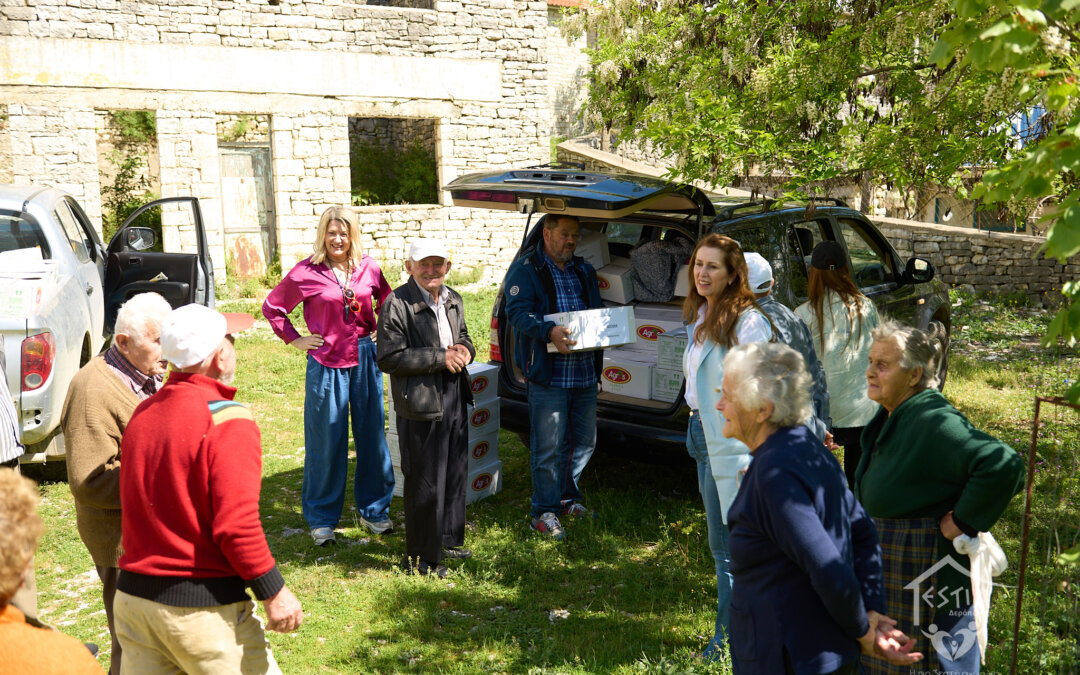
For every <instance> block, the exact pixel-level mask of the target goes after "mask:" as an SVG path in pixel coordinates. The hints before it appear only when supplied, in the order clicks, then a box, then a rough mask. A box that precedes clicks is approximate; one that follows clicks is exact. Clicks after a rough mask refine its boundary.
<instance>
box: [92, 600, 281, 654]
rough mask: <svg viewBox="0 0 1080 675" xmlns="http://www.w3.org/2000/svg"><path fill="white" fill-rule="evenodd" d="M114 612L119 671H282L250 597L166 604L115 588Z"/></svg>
mask: <svg viewBox="0 0 1080 675" xmlns="http://www.w3.org/2000/svg"><path fill="white" fill-rule="evenodd" d="M113 613H114V619H115V622H116V633H117V637H118V638H119V639H120V644H121V645H122V646H123V648H124V659H123V662H122V663H121V664H120V668H121V670H120V673H121V675H157V674H158V673H188V674H189V675H197V674H205V675H219V674H220V673H245V674H246V673H259V674H260V675H262V674H268V675H280V673H281V669H279V668H278V665H277V663H276V662H275V661H274V656H273V654H271V653H270V644H269V643H268V642H267V641H266V634H265V633H264V632H263V626H262V622H261V621H260V620H259V619H258V617H256V616H255V603H254V602H252V601H251V600H245V601H242V602H234V603H232V604H229V605H219V606H215V607H171V606H169V605H163V604H161V603H158V602H154V601H152V600H145V599H143V598H138V597H135V596H133V595H129V594H127V593H125V592H123V591H117V592H116V598H115V599H114V601H113Z"/></svg>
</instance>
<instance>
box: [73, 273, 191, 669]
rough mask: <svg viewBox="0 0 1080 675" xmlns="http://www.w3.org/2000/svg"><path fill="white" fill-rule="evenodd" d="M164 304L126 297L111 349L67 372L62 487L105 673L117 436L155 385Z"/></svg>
mask: <svg viewBox="0 0 1080 675" xmlns="http://www.w3.org/2000/svg"><path fill="white" fill-rule="evenodd" d="M171 311H172V307H170V306H169V303H168V302H166V300H165V298H163V297H161V296H160V295H158V294H157V293H140V294H139V295H135V296H132V297H131V298H130V299H129V300H128V301H127V302H125V303H124V304H123V306H121V307H120V311H119V312H118V313H117V315H116V326H115V329H114V335H113V341H112V346H110V347H109V349H108V350H106V351H105V353H104V354H102V355H100V356H96V357H94V358H93V359H92V360H91V361H90V362H89V363H87V364H86V365H85V366H83V367H82V369H81V370H80V371H79V372H78V373H77V374H76V375H75V378H74V379H73V380H72V381H71V388H70V389H68V394H67V399H66V400H65V401H64V411H63V414H62V417H61V419H60V423H61V424H62V425H63V428H64V438H65V442H66V445H67V470H68V486H69V487H70V488H71V494H72V495H74V497H75V516H76V520H77V521H78V526H79V536H80V537H82V540H83V543H84V544H85V545H86V548H87V549H89V551H90V557H91V558H93V559H94V566H95V567H96V568H97V573H98V577H100V578H101V583H102V599H103V600H104V603H105V615H106V617H107V619H108V621H109V633H110V634H111V635H112V656H111V661H112V664H111V666H110V669H109V672H110V673H113V674H114V675H115V674H116V673H119V672H120V657H121V650H120V643H119V641H117V639H116V631H115V628H114V625H113V596H114V595H115V594H116V580H117V577H118V576H119V572H120V570H119V564H118V561H119V559H120V439H121V438H122V437H123V435H124V428H125V427H127V423H128V420H130V419H131V414H132V413H133V412H135V407H136V406H137V405H139V403H140V402H142V401H144V400H146V399H147V398H149V397H150V396H151V395H152V394H153V393H154V392H156V391H157V389H158V387H160V386H161V383H162V379H163V376H164V373H165V364H164V362H163V361H162V360H161V341H160V335H161V321H162V319H164V318H165V316H166V315H168V314H169V312H171Z"/></svg>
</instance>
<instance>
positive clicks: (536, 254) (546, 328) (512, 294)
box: [503, 247, 604, 386]
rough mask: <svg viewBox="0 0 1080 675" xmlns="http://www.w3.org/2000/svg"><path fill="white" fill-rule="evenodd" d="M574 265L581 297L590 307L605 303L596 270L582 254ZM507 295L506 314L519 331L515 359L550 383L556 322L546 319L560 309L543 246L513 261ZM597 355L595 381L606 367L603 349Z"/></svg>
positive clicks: (533, 378)
mask: <svg viewBox="0 0 1080 675" xmlns="http://www.w3.org/2000/svg"><path fill="white" fill-rule="evenodd" d="M568 265H570V267H571V269H573V270H574V272H575V273H577V275H578V280H579V281H580V282H581V300H582V302H584V303H585V306H586V307H587V308H589V309H596V308H599V307H603V306H604V304H603V301H602V300H601V299H600V285H599V284H598V283H597V280H596V270H595V269H593V266H592V265H590V264H589V263H587V262H585V259H584V258H582V257H580V256H574V258H573V260H571V262H570V263H568ZM503 292H504V294H505V297H506V318H507V319H509V321H510V325H511V326H513V327H514V330H515V331H516V332H517V336H516V337H517V340H516V344H515V345H514V360H515V361H516V362H517V364H518V366H519V367H520V368H521V369H522V371H524V373H525V379H527V380H529V381H530V382H535V383H537V384H540V385H544V386H547V385H548V384H550V383H551V369H552V358H553V356H555V355H554V354H549V353H548V351H547V345H548V343H549V342H551V340H549V339H548V333H550V332H551V329H552V328H554V327H555V322H553V321H544V315H545V314H554V313H555V312H558V311H560V310H559V308H558V307H557V306H556V304H555V280H554V278H552V276H551V270H550V269H548V266H547V264H546V263H545V261H544V253H543V249H542V248H540V247H534V248H532V249H529V250H528V251H526V252H525V254H524V255H522V256H521V257H520V258H518V259H517V260H515V261H514V262H513V264H511V265H510V269H509V270H508V271H507V272H506V281H504V282H503ZM593 353H594V354H595V358H596V369H595V371H596V381H597V382H599V381H600V373H601V372H602V371H603V369H604V352H603V350H601V349H598V350H596V351H595V352H593Z"/></svg>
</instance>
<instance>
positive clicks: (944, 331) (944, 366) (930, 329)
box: [926, 319, 951, 391]
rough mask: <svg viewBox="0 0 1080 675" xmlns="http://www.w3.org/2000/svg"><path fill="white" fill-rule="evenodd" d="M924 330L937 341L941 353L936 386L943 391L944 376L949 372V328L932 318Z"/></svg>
mask: <svg viewBox="0 0 1080 675" xmlns="http://www.w3.org/2000/svg"><path fill="white" fill-rule="evenodd" d="M926 332H927V334H928V335H929V336H930V339H931V340H933V341H934V342H936V343H937V346H938V353H939V354H941V359H940V361H939V362H938V369H937V379H938V383H937V388H938V391H943V390H944V389H945V378H946V377H947V376H948V374H949V344H950V342H951V340H950V338H949V329H948V328H946V327H945V324H944V323H942V322H941V321H938V320H937V319H934V320H932V321H930V324H929V325H928V326H927V327H926Z"/></svg>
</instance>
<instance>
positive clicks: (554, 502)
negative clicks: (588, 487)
mask: <svg viewBox="0 0 1080 675" xmlns="http://www.w3.org/2000/svg"><path fill="white" fill-rule="evenodd" d="M529 446H530V447H529V468H530V470H531V472H532V484H533V493H532V517H533V518H539V517H540V515H541V514H543V513H546V512H548V511H550V512H552V513H554V514H556V515H559V513H560V512H561V511H562V510H563V509H564V508H566V507H568V506H570V505H571V504H574V503H577V502H579V501H581V490H580V489H579V488H578V481H579V480H580V479H581V472H582V471H584V470H585V465H586V464H588V463H589V458H590V457H592V454H593V450H595V449H596V385H593V386H591V387H581V388H578V389H563V388H561V387H545V386H544V385H542V384H536V383H533V382H529Z"/></svg>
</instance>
